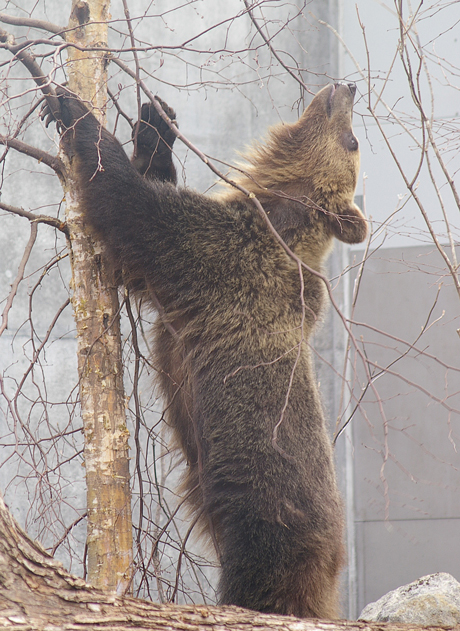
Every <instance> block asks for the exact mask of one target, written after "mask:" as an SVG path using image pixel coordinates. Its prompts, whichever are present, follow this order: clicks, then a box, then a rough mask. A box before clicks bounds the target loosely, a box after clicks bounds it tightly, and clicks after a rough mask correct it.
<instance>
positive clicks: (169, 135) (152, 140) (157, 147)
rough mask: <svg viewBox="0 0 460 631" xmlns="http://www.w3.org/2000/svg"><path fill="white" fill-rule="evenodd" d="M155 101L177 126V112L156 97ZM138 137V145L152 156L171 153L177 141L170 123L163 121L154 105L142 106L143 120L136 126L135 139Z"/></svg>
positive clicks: (134, 130)
mask: <svg viewBox="0 0 460 631" xmlns="http://www.w3.org/2000/svg"><path fill="white" fill-rule="evenodd" d="M155 99H156V100H157V101H158V103H159V104H160V105H161V107H162V108H163V110H164V112H165V114H166V115H167V116H168V117H169V118H170V119H171V121H172V122H173V123H174V124H175V125H177V122H176V112H175V111H174V110H173V109H172V108H171V107H169V105H167V104H166V103H165V102H164V101H162V100H161V99H160V98H158V97H155ZM136 135H137V143H138V145H141V146H143V147H144V148H145V149H149V150H150V153H151V154H154V153H159V154H165V153H170V152H171V149H172V146H173V144H174V141H175V140H176V135H175V133H174V132H173V131H172V130H171V128H170V127H169V125H168V123H167V122H166V121H164V120H163V119H162V117H161V116H160V114H159V113H158V112H157V110H156V108H155V106H154V104H153V103H144V104H143V105H142V111H141V120H140V121H138V122H137V123H136V124H135V126H134V129H133V134H132V136H133V139H134V138H135V137H136ZM161 141H163V142H161Z"/></svg>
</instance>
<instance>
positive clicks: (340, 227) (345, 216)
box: [327, 204, 367, 243]
mask: <svg viewBox="0 0 460 631" xmlns="http://www.w3.org/2000/svg"><path fill="white" fill-rule="evenodd" d="M327 217H328V221H329V225H330V228H331V231H332V233H333V235H334V236H335V237H336V238H337V239H339V241H343V242H344V243H361V241H364V239H365V238H366V235H367V220H366V218H365V216H364V215H363V213H362V212H361V211H360V209H359V208H358V206H356V204H350V206H349V207H348V208H346V209H344V210H341V211H339V212H337V213H331V214H329V215H327Z"/></svg>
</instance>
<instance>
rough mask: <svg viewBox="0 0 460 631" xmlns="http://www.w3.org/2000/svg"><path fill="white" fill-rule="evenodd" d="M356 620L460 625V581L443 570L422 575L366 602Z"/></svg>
mask: <svg viewBox="0 0 460 631" xmlns="http://www.w3.org/2000/svg"><path fill="white" fill-rule="evenodd" d="M359 620H365V621H366V622H393V623H398V622H399V623H410V624H415V625H432V626H442V625H446V626H448V625H455V624H460V583H459V582H458V581H456V580H455V579H454V577H453V576H451V575H450V574H445V573H443V572H438V573H436V574H430V575H429V576H422V578H419V579H418V580H417V581H414V582H413V583H409V585H404V586H403V587H399V588H398V589H395V590H394V591H392V592H388V594H385V596H382V598H380V599H379V600H377V601H376V602H374V603H369V604H368V605H366V607H364V609H363V610H362V612H361V614H360V616H359Z"/></svg>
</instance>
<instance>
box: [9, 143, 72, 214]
mask: <svg viewBox="0 0 460 631" xmlns="http://www.w3.org/2000/svg"><path fill="white" fill-rule="evenodd" d="M0 145H5V146H6V147H11V149H15V150H16V151H19V152H20V153H24V154H25V155H26V156H30V157H31V158H35V160H38V162H43V163H44V164H46V165H47V166H49V167H50V168H51V169H53V171H55V173H57V175H58V176H59V177H60V178H63V179H65V177H66V168H65V166H64V163H63V162H62V160H61V159H60V158H58V157H57V156H52V155H51V154H50V153H48V152H47V151H43V150H42V149H38V148H37V147H32V145H28V144H27V143H25V142H22V140H18V139H17V138H7V137H6V136H1V135H0ZM5 210H6V209H5ZM18 214H19V213H18Z"/></svg>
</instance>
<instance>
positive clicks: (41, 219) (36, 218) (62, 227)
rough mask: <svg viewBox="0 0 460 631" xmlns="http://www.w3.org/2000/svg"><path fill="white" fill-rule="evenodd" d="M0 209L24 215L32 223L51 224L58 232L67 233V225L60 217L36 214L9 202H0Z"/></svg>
mask: <svg viewBox="0 0 460 631" xmlns="http://www.w3.org/2000/svg"><path fill="white" fill-rule="evenodd" d="M0 209H2V210H6V211H7V212H9V213H12V214H13V215H19V216H20V217H25V218H26V219H28V220H29V221H31V222H32V223H46V224H48V225H49V226H53V228H57V229H58V230H59V231H60V232H63V233H64V234H65V235H67V234H68V230H67V225H66V223H65V221H61V220H60V219H56V217H50V216H49V215H36V214H35V213H31V212H29V211H28V210H24V209H23V208H18V207H17V206H10V205H9V204H3V203H2V202H0Z"/></svg>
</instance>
